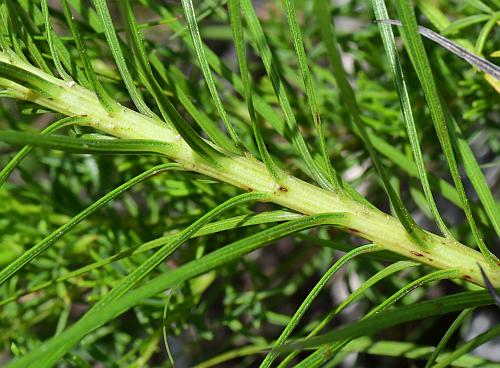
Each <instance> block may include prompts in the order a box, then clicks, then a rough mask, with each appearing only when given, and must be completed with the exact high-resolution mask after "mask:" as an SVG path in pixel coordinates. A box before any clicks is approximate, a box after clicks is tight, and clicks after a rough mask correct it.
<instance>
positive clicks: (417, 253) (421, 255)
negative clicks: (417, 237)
mask: <svg viewBox="0 0 500 368" xmlns="http://www.w3.org/2000/svg"><path fill="white" fill-rule="evenodd" d="M410 253H411V254H413V255H414V256H417V257H423V256H424V255H423V254H422V253H419V252H415V251H414V250H412V251H411V252H410Z"/></svg>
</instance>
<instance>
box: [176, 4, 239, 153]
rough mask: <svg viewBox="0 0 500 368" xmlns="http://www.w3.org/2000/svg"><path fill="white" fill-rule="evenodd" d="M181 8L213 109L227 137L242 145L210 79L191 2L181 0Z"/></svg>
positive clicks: (211, 78)
mask: <svg viewBox="0 0 500 368" xmlns="http://www.w3.org/2000/svg"><path fill="white" fill-rule="evenodd" d="M182 8H183V9H184V15H185V17H186V21H187V23H188V26H189V32H190V33H191V37H192V39H193V44H194V48H195V50H196V55H197V57H198V62H199V63H200V66H201V70H202V72H203V76H204V77H205V82H206V83H207V86H208V89H209V91H210V94H211V95H212V99H213V101H214V103H215V107H216V108H217V111H218V112H219V115H220V117H221V118H222V121H223V122H224V125H225V126H226V129H227V131H228V133H229V136H230V137H231V138H232V139H233V141H234V142H235V143H236V144H237V145H242V143H241V140H240V138H239V137H238V134H236V131H235V130H234V128H233V126H232V124H231V123H230V122H229V119H228V117H227V114H226V110H225V109H224V106H223V105H222V101H221V100H220V97H219V94H218V92H217V87H216V86H215V82H214V80H213V77H212V72H211V71H210V66H209V64H208V61H207V57H206V56H205V50H204V47H203V43H202V41H201V36H200V31H199V30H198V23H197V22H196V15H195V12H194V8H193V2H192V1H191V0H182Z"/></svg>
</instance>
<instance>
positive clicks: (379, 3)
mask: <svg viewBox="0 0 500 368" xmlns="http://www.w3.org/2000/svg"><path fill="white" fill-rule="evenodd" d="M372 4H373V10H374V12H375V18H376V19H377V21H380V19H387V18H388V14H387V9H386V8H385V4H384V1H383V0H373V1H372ZM379 30H380V35H381V37H382V41H383V44H384V49H385V53H386V55H387V57H388V59H389V66H390V68H391V72H392V77H393V79H394V83H395V85H396V88H397V91H398V96H399V103H400V105H401V109H402V112H403V119H404V121H405V125H406V132H407V134H408V138H409V140H410V146H411V150H412V154H413V159H414V160H415V164H416V166H417V171H418V176H419V179H420V183H421V184H422V188H423V190H424V194H425V198H426V200H427V204H428V205H429V207H430V210H431V213H432V215H433V217H434V219H435V220H436V222H437V224H438V226H439V229H440V230H441V233H442V234H443V235H445V236H446V237H448V238H452V239H453V236H452V234H451V232H450V230H449V229H448V227H447V226H446V224H445V222H444V221H443V219H442V217H441V215H440V213H439V210H438V208H437V206H436V202H435V201H434V196H433V194H432V191H431V188H430V185H429V180H428V178H427V172H426V169H425V164H424V159H423V157H422V150H421V148H420V143H419V138H418V134H417V128H416V125H415V121H414V119H413V113H412V108H411V102H410V97H409V95H408V90H407V89H406V82H405V79H404V75H403V69H402V67H401V63H400V61H399V57H398V52H397V48H396V42H395V40H394V34H393V33H392V29H391V28H390V27H389V26H387V25H384V24H379Z"/></svg>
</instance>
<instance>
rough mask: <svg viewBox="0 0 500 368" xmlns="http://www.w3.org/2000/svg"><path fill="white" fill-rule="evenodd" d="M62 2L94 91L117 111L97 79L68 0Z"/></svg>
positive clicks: (107, 105)
mask: <svg viewBox="0 0 500 368" xmlns="http://www.w3.org/2000/svg"><path fill="white" fill-rule="evenodd" d="M61 4H62V7H63V12H64V16H65V18H66V22H67V23H68V25H69V29H70V31H71V34H72V36H73V38H74V40H75V45H76V48H77V49H78V53H79V54H80V58H81V61H82V64H83V69H84V71H85V74H86V76H87V80H88V81H89V83H90V87H91V88H92V90H93V91H95V93H96V94H97V96H98V97H99V101H100V102H101V104H102V105H103V107H104V108H105V109H106V110H107V111H109V112H114V111H117V109H118V104H117V103H116V101H115V100H114V99H112V98H111V97H110V96H109V94H108V93H107V92H106V90H105V89H104V87H103V86H102V85H101V82H99V79H97V76H96V74H95V72H94V68H93V67H92V64H91V62H90V58H89V56H88V54H87V49H86V48H85V44H84V42H83V40H82V38H81V36H80V31H79V30H78V26H77V24H76V22H75V18H74V16H73V14H72V13H71V9H70V7H69V5H68V0H62V1H61Z"/></svg>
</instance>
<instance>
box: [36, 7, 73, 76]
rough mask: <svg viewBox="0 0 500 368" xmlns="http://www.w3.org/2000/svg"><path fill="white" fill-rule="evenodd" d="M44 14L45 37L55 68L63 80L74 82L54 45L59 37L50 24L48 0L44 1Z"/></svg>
mask: <svg viewBox="0 0 500 368" xmlns="http://www.w3.org/2000/svg"><path fill="white" fill-rule="evenodd" d="M42 12H43V16H44V21H45V36H46V37H47V43H48V44H49V49H50V54H51V56H52V61H53V62H54V66H55V67H56V70H57V72H58V73H59V75H60V76H61V78H62V79H64V80H66V81H72V80H73V78H71V76H70V75H69V74H68V73H67V72H66V70H65V69H64V67H63V66H62V64H61V60H60V59H59V51H58V47H57V46H56V45H55V43H54V38H57V36H56V35H55V34H54V30H53V29H52V25H51V23H50V16H49V5H48V0H42Z"/></svg>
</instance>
